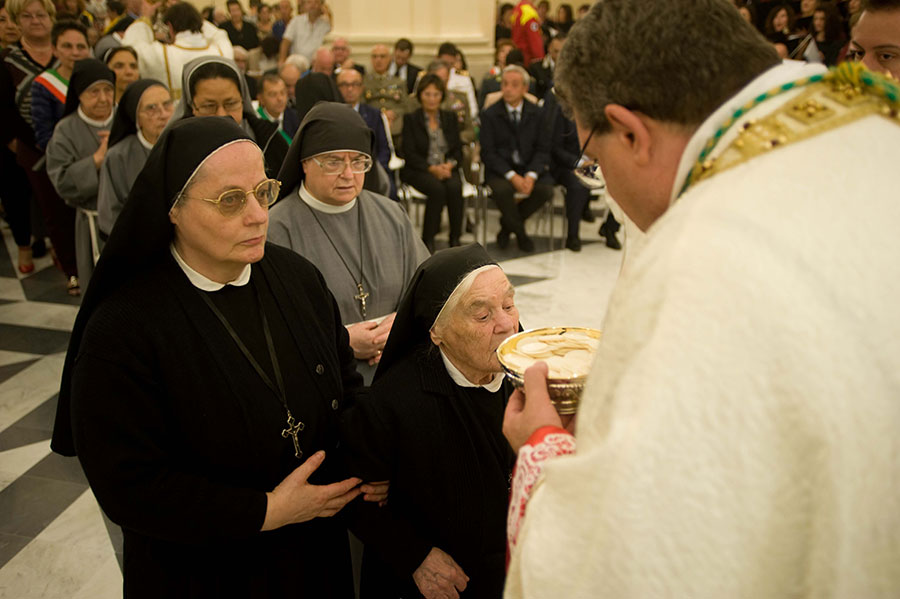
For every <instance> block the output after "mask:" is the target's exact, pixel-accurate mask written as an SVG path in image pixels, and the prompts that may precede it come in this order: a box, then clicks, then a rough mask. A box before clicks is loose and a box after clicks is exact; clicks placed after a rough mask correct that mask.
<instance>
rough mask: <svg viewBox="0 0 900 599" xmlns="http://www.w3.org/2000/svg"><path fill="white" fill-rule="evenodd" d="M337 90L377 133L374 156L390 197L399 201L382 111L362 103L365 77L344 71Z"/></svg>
mask: <svg viewBox="0 0 900 599" xmlns="http://www.w3.org/2000/svg"><path fill="white" fill-rule="evenodd" d="M335 81H336V83H337V88H338V90H339V91H340V92H341V97H342V98H343V99H344V102H346V103H347V104H349V105H350V106H352V107H353V109H354V110H355V111H356V112H358V113H359V116H361V117H362V118H363V120H364V121H365V122H366V125H368V126H369V129H371V130H372V131H374V132H375V154H374V155H373V156H372V158H374V159H375V160H377V161H378V164H380V165H381V166H383V167H384V170H385V172H386V173H387V174H388V179H389V180H390V182H391V193H390V194H389V195H390V197H391V198H392V199H394V200H396V199H397V184H396V182H395V181H394V174H393V173H392V172H391V170H390V168H388V163H389V162H390V159H391V151H390V148H389V147H388V142H387V134H386V133H385V130H384V120H383V119H382V118H381V111H380V110H378V109H377V108H374V107H372V106H369V105H368V104H363V103H362V102H360V101H359V100H360V98H361V97H362V92H363V77H362V75H361V74H360V73H359V71H357V70H356V69H343V70H342V71H341V72H340V73H338V74H337V78H336V80H335Z"/></svg>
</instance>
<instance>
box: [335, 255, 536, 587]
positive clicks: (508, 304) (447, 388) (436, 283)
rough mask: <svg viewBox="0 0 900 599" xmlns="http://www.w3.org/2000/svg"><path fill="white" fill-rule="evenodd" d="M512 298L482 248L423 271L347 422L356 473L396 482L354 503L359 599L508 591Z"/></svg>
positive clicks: (435, 259)
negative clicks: (503, 346) (374, 500)
mask: <svg viewBox="0 0 900 599" xmlns="http://www.w3.org/2000/svg"><path fill="white" fill-rule="evenodd" d="M513 297H514V290H513V288H512V286H511V285H510V283H509V281H508V280H507V278H506V275H504V274H503V271H502V270H501V269H500V267H499V266H497V265H496V264H495V263H494V261H493V260H492V259H491V257H490V256H489V255H488V254H487V252H485V251H484V249H483V248H482V247H481V246H479V245H474V244H473V245H469V246H466V247H460V248H452V249H448V250H444V251H440V252H438V253H436V254H435V255H433V256H431V258H429V259H428V260H426V261H425V262H423V263H422V264H421V266H419V269H418V270H417V271H416V273H415V275H414V277H413V280H412V282H411V284H410V288H409V290H408V291H407V293H406V295H405V296H404V298H403V301H402V302H401V305H400V308H399V310H398V311H397V317H396V320H395V321H394V327H393V329H392V331H391V335H390V337H389V338H388V342H387V345H386V346H385V349H384V355H383V357H382V359H381V363H380V364H379V366H378V371H377V372H376V374H375V380H374V382H373V384H372V387H371V390H370V394H369V396H368V397H366V398H365V399H362V400H360V401H359V402H358V403H357V404H356V406H355V407H354V408H352V409H350V410H348V413H347V415H346V417H345V422H344V424H343V426H342V433H343V443H344V445H345V446H346V448H347V451H348V459H349V460H350V463H351V472H352V473H354V474H356V475H358V476H364V477H366V478H367V479H369V477H372V476H375V477H381V478H373V479H371V480H386V479H388V478H389V479H390V481H391V490H390V499H389V501H388V502H387V504H386V505H385V506H384V507H381V508H379V507H377V506H375V505H372V504H370V503H362V502H356V503H354V505H353V506H352V511H353V514H354V521H355V523H356V524H357V525H356V526H355V527H354V528H353V530H354V533H355V534H357V535H358V536H359V537H360V538H361V540H362V541H363V543H365V552H364V554H363V570H362V592H361V596H362V597H364V598H365V597H418V596H419V594H420V593H421V594H423V595H427V596H448V597H450V596H455V595H454V593H453V589H454V588H455V590H456V591H463V589H465V593H462V594H461V596H463V597H485V598H487V597H491V598H499V597H501V595H502V593H503V582H504V574H505V555H506V553H505V552H506V513H507V501H508V496H509V478H510V474H511V472H512V466H513V463H514V459H515V456H514V454H513V451H512V449H511V448H510V447H509V445H508V444H507V442H506V440H505V439H504V437H503V434H502V431H501V427H502V421H503V412H504V409H505V407H506V403H507V399H508V397H509V393H510V388H509V386H508V385H509V383H508V382H506V381H505V379H504V376H503V374H502V373H501V372H500V365H499V363H498V362H497V359H496V348H497V346H498V345H499V344H500V343H501V342H502V341H503V340H504V339H506V338H507V337H509V336H510V335H512V334H513V333H515V332H516V331H518V329H519V320H518V311H517V310H516V307H515V303H514V299H513Z"/></svg>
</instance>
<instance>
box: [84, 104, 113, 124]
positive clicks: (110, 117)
mask: <svg viewBox="0 0 900 599" xmlns="http://www.w3.org/2000/svg"><path fill="white" fill-rule="evenodd" d="M114 116H116V111H115V108H113V110H110V111H109V117H107V119H106V120H105V121H97V120H94V119H92V118H91V117H89V116H88V115H86V114H84V111H83V110H82V109H81V105H79V106H78V118H80V119H81V120H82V121H84V122H85V123H87V124H88V125H90V126H91V127H97V128H107V127H109V126H110V125H111V124H112V121H113V117H114Z"/></svg>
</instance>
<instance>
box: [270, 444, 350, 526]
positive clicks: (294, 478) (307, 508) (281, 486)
mask: <svg viewBox="0 0 900 599" xmlns="http://www.w3.org/2000/svg"><path fill="white" fill-rule="evenodd" d="M324 461H325V452H324V451H317V452H316V453H314V454H313V455H312V456H310V457H309V458H307V460H306V461H305V462H303V463H302V464H301V465H300V466H298V467H297V468H296V469H295V470H294V471H293V472H291V473H290V474H288V475H287V477H286V478H285V479H284V480H283V481H281V482H280V483H278V486H277V487H275V489H274V490H273V491H271V492H270V493H266V496H267V499H268V503H267V504H266V519H265V521H264V522H263V526H262V530H274V529H276V528H281V527H282V526H286V525H288V524H296V523H298V522H306V521H308V520H312V519H313V518H328V517H330V516H333V515H335V514H336V513H338V512H339V511H341V509H342V508H343V507H344V506H345V505H347V504H348V503H350V502H351V501H353V500H354V499H356V497H357V496H359V494H360V493H362V490H361V489H360V488H359V483H361V482H362V481H361V480H360V479H358V478H348V479H346V480H342V481H339V482H336V483H332V484H330V485H312V484H310V483H309V480H308V479H309V477H310V476H312V473H313V472H315V471H316V468H318V467H319V466H321V465H322V462H324Z"/></svg>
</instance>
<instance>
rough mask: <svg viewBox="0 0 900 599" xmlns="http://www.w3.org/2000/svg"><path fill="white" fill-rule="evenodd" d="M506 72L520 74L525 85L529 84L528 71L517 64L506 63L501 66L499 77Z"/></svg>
mask: <svg viewBox="0 0 900 599" xmlns="http://www.w3.org/2000/svg"><path fill="white" fill-rule="evenodd" d="M507 73H518V74H519V75H521V76H522V79H523V80H524V81H525V87H528V86H529V85H531V75H529V74H528V71H526V70H525V69H524V68H522V67H520V66H519V65H517V64H511V65H507V66H505V67H503V72H502V73H501V75H500V77H501V78H502V77H503V75H506V74H507Z"/></svg>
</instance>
